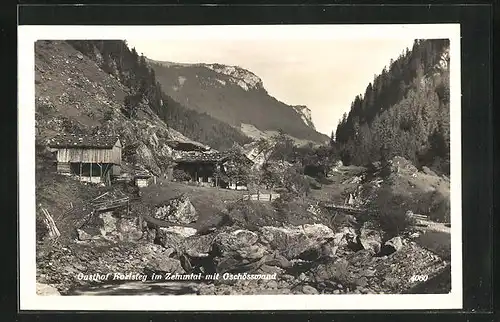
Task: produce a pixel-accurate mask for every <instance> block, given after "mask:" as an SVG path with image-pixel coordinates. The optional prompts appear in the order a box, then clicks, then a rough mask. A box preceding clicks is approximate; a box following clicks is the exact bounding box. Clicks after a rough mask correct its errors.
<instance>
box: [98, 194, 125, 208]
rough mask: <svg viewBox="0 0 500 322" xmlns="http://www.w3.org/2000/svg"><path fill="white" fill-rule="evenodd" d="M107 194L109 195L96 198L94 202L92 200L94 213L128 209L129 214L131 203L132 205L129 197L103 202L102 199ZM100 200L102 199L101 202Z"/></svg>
mask: <svg viewBox="0 0 500 322" xmlns="http://www.w3.org/2000/svg"><path fill="white" fill-rule="evenodd" d="M107 194H108V193H105V194H103V195H100V196H99V197H97V198H95V199H94V200H92V202H91V205H92V208H93V211H94V212H102V211H107V210H113V209H116V208H121V207H126V208H127V212H128V210H129V203H130V198H129V197H127V196H124V197H120V198H111V199H108V200H104V201H102V199H101V198H102V197H104V196H105V195H107ZM99 199H101V200H99Z"/></svg>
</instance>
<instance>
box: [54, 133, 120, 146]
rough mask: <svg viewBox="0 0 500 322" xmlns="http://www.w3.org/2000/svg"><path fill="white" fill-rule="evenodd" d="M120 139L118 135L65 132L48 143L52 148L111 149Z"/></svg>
mask: <svg viewBox="0 0 500 322" xmlns="http://www.w3.org/2000/svg"><path fill="white" fill-rule="evenodd" d="M118 139H119V138H118V137H117V136H108V135H76V134H65V135H58V136H55V137H53V138H52V139H49V140H48V145H49V146H50V147H52V148H95V149H111V148H112V147H113V146H114V145H115V143H116V141H118Z"/></svg>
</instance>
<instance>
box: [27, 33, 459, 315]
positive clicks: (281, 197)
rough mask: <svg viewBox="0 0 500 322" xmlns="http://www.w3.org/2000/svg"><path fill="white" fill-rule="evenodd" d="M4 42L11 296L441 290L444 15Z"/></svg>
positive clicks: (343, 298)
mask: <svg viewBox="0 0 500 322" xmlns="http://www.w3.org/2000/svg"><path fill="white" fill-rule="evenodd" d="M19 42H20V52H21V53H22V54H23V56H20V58H19V61H20V66H19V71H20V76H19V86H20V89H23V88H24V91H23V93H24V94H23V95H22V97H21V96H20V97H19V102H20V103H19V104H20V105H19V120H20V123H19V128H20V129H19V131H20V136H19V145H20V150H19V153H20V158H19V160H20V161H19V162H20V163H21V164H22V165H21V166H22V167H23V169H28V170H26V171H23V172H22V173H20V189H21V190H20V191H21V196H20V219H19V227H20V283H21V284H20V286H21V290H20V292H21V293H20V294H21V307H23V305H24V306H25V307H26V308H35V309H57V310H66V309H100V310H106V309H121V310H132V309H141V310H142V309H150V310H215V309H217V310H238V309H239V310H245V309H251V310H259V309H270V308H272V309H288V310H298V309H363V308H367V309H412V308H414V309H438V308H459V307H460V305H461V300H462V299H461V294H462V285H461V283H462V276H461V271H462V269H461V261H462V258H461V195H460V189H461V187H460V172H461V165H460V92H461V91H460V47H459V45H460V43H459V42H460V34H459V27H458V25H453V24H443V25H439V26H436V25H397V24H394V25H287V26H284V25H283V26H273V25H268V26H244V25H242V26H155V27H153V26H148V27H145V26H135V27H134V26H129V27H116V26H21V27H20V28H19ZM20 91H22V90H20ZM24 191H26V193H23V192H24ZM395 295H401V297H398V296H395ZM116 296H119V299H118V298H116ZM165 297H167V299H166V298H165ZM221 297H222V298H223V299H224V300H221ZM113 298H114V299H115V300H113ZM23 299H24V300H23ZM104 299H110V300H109V301H108V300H104ZM23 301H24V304H23Z"/></svg>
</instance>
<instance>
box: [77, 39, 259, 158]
mask: <svg viewBox="0 0 500 322" xmlns="http://www.w3.org/2000/svg"><path fill="white" fill-rule="evenodd" d="M69 43H70V44H71V45H72V46H73V47H74V48H76V49H77V50H79V51H81V52H82V53H83V54H84V55H86V56H88V57H90V58H91V59H92V60H94V61H95V62H96V63H97V64H98V65H99V66H100V67H101V68H102V69H103V70H104V71H105V72H107V73H109V74H111V75H113V76H114V77H115V78H116V79H118V80H119V81H120V83H122V84H123V85H125V86H126V87H127V88H129V89H130V93H129V94H128V95H127V96H126V97H125V99H124V108H123V113H124V114H125V115H126V116H127V117H129V118H133V117H134V116H135V115H136V112H137V109H138V106H139V102H140V101H141V100H143V99H145V100H146V103H147V105H148V106H149V107H150V108H151V110H152V111H154V112H155V113H156V114H157V115H158V116H159V117H160V119H161V120H163V121H164V122H165V123H166V124H167V125H168V126H170V127H172V128H173V129H175V130H177V131H179V132H181V133H182V134H184V135H186V136H187V137H189V138H191V139H193V140H196V141H199V142H201V143H204V144H207V145H209V146H211V147H213V148H215V149H226V148H229V147H231V146H232V145H233V143H234V142H237V143H239V144H245V143H248V142H249V141H250V140H249V138H247V137H246V136H245V135H244V134H243V133H241V131H239V130H238V129H235V128H233V127H231V126H229V125H227V124H225V123H223V122H221V121H219V120H217V119H215V118H213V117H211V116H209V115H207V114H205V113H199V112H196V111H193V110H190V109H187V108H185V107H184V106H182V105H181V104H179V103H178V102H176V101H175V100H174V99H172V98H171V97H170V96H168V95H166V94H165V93H164V92H163V91H162V88H161V85H160V84H159V83H158V82H157V77H156V76H155V72H154V70H153V69H151V68H150V67H149V65H148V63H147V61H146V57H144V56H139V55H138V54H137V52H136V51H135V49H129V47H128V46H127V44H126V43H125V41H122V40H85V41H69Z"/></svg>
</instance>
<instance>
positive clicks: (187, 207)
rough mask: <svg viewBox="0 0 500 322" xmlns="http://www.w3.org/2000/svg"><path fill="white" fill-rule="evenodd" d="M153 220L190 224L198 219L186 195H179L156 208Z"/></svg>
mask: <svg viewBox="0 0 500 322" xmlns="http://www.w3.org/2000/svg"><path fill="white" fill-rule="evenodd" d="M153 216H154V218H156V219H159V220H164V221H169V222H173V223H177V224H190V223H193V222H195V221H196V220H197V219H198V214H197V212H196V209H195V208H194V206H193V204H192V203H191V201H190V200H189V197H188V196H187V195H180V196H178V197H176V198H173V199H171V200H169V201H168V202H167V204H165V205H162V206H158V207H156V209H155V211H154V214H153Z"/></svg>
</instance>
